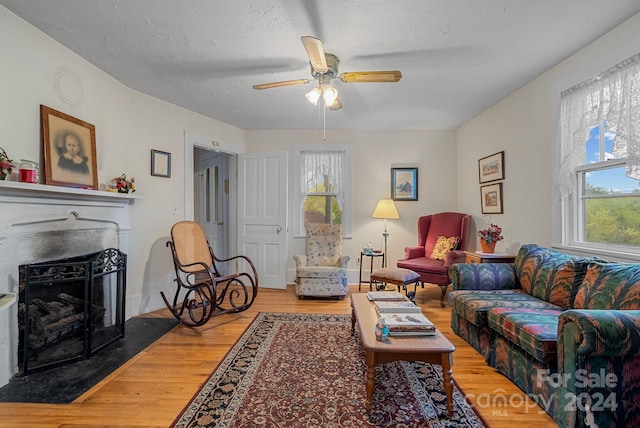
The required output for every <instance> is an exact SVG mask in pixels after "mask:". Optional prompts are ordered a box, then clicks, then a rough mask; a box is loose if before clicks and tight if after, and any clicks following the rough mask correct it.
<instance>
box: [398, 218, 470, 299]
mask: <svg viewBox="0 0 640 428" xmlns="http://www.w3.org/2000/svg"><path fill="white" fill-rule="evenodd" d="M470 228H471V216H470V215H468V214H462V213H454V212H443V213H438V214H432V215H426V216H423V217H420V218H419V219H418V245H417V246H415V247H405V249H404V258H403V259H401V260H398V263H397V266H398V267H399V268H404V269H411V270H412V271H415V272H417V273H418V274H419V275H420V282H421V284H422V288H424V283H425V282H426V283H430V284H436V285H438V286H439V287H440V288H441V289H442V294H441V296H440V306H442V307H444V296H445V295H446V293H447V288H448V287H449V283H450V282H451V281H450V280H449V274H448V270H449V266H451V265H452V264H454V263H463V262H464V259H465V255H464V250H465V249H466V248H467V244H468V242H469V230H470ZM440 236H444V237H457V238H459V241H458V245H457V247H456V248H455V249H454V250H453V251H449V253H448V254H446V256H445V257H443V258H444V260H437V259H434V258H432V255H433V253H434V251H433V250H434V246H435V244H436V242H437V241H438V237H440Z"/></svg>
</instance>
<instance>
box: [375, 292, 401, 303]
mask: <svg viewBox="0 0 640 428" xmlns="http://www.w3.org/2000/svg"><path fill="white" fill-rule="evenodd" d="M367 298H368V299H369V300H373V301H378V300H407V298H406V297H405V296H403V295H402V294H400V293H398V292H397V291H369V292H367Z"/></svg>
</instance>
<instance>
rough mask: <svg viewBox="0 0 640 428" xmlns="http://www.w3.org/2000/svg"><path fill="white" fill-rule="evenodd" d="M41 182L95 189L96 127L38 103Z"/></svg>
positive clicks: (96, 182)
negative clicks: (40, 139) (42, 169)
mask: <svg viewBox="0 0 640 428" xmlns="http://www.w3.org/2000/svg"><path fill="white" fill-rule="evenodd" d="M40 123H41V134H42V148H43V151H42V152H43V163H44V171H45V184H52V185H55V186H65V187H79V188H83V189H94V190H97V189H98V164H97V161H96V128H95V126H93V125H91V124H90V123H87V122H84V121H82V120H80V119H77V118H75V117H73V116H69V115H68V114H65V113H62V112H60V111H57V110H54V109H52V108H50V107H47V106H44V105H40Z"/></svg>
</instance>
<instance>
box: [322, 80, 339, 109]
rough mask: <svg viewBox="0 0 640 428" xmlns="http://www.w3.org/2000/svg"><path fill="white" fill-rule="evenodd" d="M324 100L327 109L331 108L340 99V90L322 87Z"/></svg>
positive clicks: (326, 86)
mask: <svg viewBox="0 0 640 428" xmlns="http://www.w3.org/2000/svg"><path fill="white" fill-rule="evenodd" d="M322 99H323V100H324V105H325V106H326V107H331V106H332V105H334V104H335V103H336V100H337V99H338V90H337V89H336V88H334V87H333V86H331V85H322Z"/></svg>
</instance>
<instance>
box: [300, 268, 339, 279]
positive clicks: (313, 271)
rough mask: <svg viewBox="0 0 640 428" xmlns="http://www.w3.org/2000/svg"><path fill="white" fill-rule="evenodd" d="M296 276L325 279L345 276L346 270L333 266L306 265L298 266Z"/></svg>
mask: <svg viewBox="0 0 640 428" xmlns="http://www.w3.org/2000/svg"><path fill="white" fill-rule="evenodd" d="M296 276H297V277H298V278H325V279H329V278H331V279H341V278H346V276H347V270H346V269H339V268H336V267H334V266H307V267H299V268H298V269H297V270H296Z"/></svg>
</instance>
